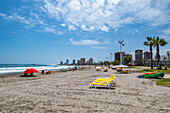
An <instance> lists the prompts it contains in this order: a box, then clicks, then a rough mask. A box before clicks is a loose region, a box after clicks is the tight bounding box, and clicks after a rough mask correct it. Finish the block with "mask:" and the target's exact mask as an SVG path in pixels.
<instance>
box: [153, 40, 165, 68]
mask: <svg viewBox="0 0 170 113" xmlns="http://www.w3.org/2000/svg"><path fill="white" fill-rule="evenodd" d="M153 44H154V47H156V57H157V66H158V65H159V62H160V54H159V46H162V47H163V46H165V45H166V44H168V42H166V41H165V40H164V39H163V38H159V37H154V38H153Z"/></svg>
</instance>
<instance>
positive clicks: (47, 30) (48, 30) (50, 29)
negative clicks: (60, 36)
mask: <svg viewBox="0 0 170 113" xmlns="http://www.w3.org/2000/svg"><path fill="white" fill-rule="evenodd" d="M45 32H51V33H54V34H56V33H57V31H56V29H55V28H52V27H45Z"/></svg>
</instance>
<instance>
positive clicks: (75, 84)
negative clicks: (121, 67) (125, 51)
mask: <svg viewBox="0 0 170 113" xmlns="http://www.w3.org/2000/svg"><path fill="white" fill-rule="evenodd" d="M111 74H114V75H116V87H113V88H112V89H111V90H109V89H90V88H89V84H90V83H91V82H92V81H93V80H94V79H95V78H97V77H108V76H110V75H111ZM139 74H141V73H131V74H117V73H116V74H115V71H114V70H111V69H109V71H108V72H103V71H96V70H95V69H94V68H85V69H83V70H77V71H67V72H52V74H44V75H41V74H40V73H39V74H37V76H36V77H19V75H20V74H9V75H0V112H7V113H9V112H17V113H18V112H29V113H31V112H32V113H35V112H41V113H43V112H44V113H48V112H50V113H51V112H54V113H65V112H66V113H67V112H68V113H94V112H97V113H99V112H105V113H118V112H122V113H160V112H161V113H167V112H170V88H169V87H163V86H157V85H156V84H155V82H154V81H152V80H151V79H139V78H137V77H136V76H137V75H139ZM165 77H166V78H167V77H168V78H170V74H166V75H165Z"/></svg>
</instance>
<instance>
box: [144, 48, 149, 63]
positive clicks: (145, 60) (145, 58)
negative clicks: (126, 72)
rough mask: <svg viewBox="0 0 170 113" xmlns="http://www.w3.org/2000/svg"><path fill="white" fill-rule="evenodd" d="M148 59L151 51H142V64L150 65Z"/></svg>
mask: <svg viewBox="0 0 170 113" xmlns="http://www.w3.org/2000/svg"><path fill="white" fill-rule="evenodd" d="M150 59H151V53H150V52H148V51H145V52H144V65H148V66H149V65H150V64H149V62H150Z"/></svg>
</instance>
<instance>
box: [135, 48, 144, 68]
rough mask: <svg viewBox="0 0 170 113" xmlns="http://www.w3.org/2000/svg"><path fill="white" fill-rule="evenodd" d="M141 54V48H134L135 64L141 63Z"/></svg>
mask: <svg viewBox="0 0 170 113" xmlns="http://www.w3.org/2000/svg"><path fill="white" fill-rule="evenodd" d="M142 54H143V50H140V49H138V50H135V62H136V65H142V64H143V61H142V60H143V57H142Z"/></svg>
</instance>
